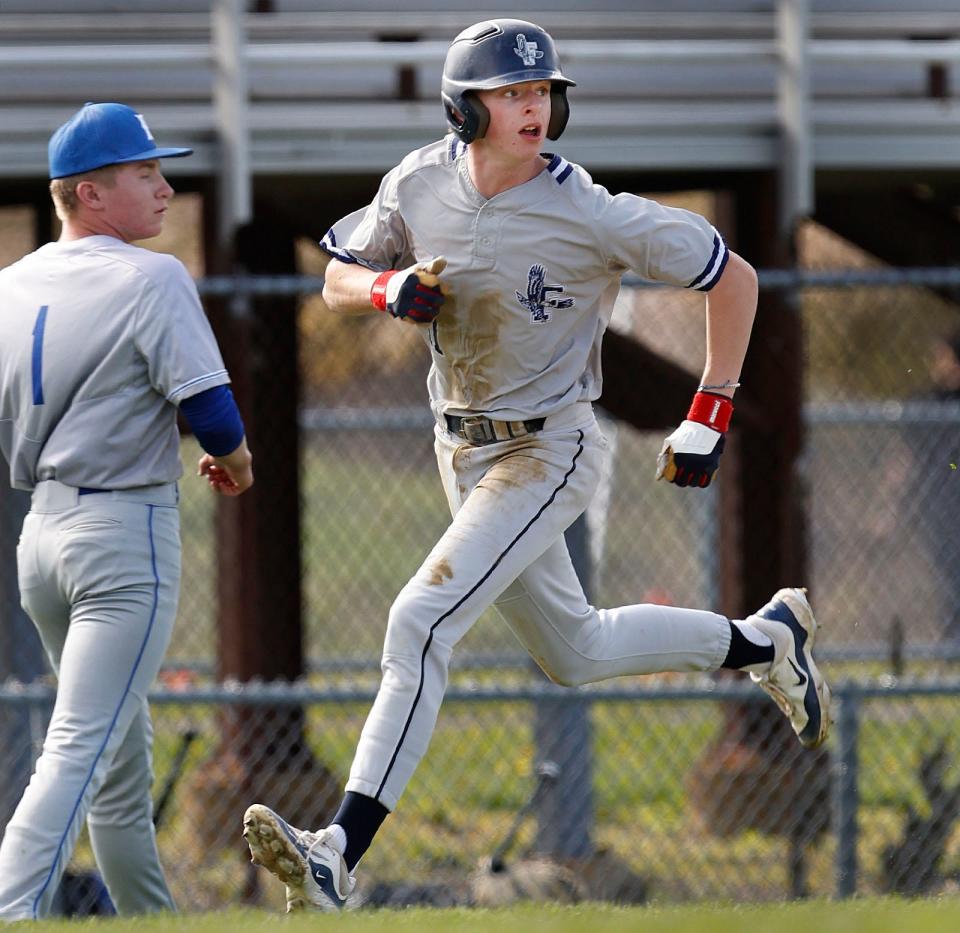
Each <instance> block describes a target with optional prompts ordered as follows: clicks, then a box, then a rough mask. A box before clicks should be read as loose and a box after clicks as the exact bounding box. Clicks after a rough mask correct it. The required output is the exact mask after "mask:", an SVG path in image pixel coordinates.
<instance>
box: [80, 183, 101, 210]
mask: <svg viewBox="0 0 960 933" xmlns="http://www.w3.org/2000/svg"><path fill="white" fill-rule="evenodd" d="M101 188H102V186H101V185H100V184H99V183H98V182H97V181H95V180H93V179H87V178H85V179H83V181H78V182H77V187H76V189H75V191H76V198H77V203H78V204H82V205H83V206H84V207H86V208H89V209H90V210H92V211H102V210H103V208H104V204H103V197H102V195H101Z"/></svg>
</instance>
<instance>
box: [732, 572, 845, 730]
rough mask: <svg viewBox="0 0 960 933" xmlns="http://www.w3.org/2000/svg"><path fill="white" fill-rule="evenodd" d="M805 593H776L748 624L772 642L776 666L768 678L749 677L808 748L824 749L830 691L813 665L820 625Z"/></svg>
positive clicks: (827, 726)
mask: <svg viewBox="0 0 960 933" xmlns="http://www.w3.org/2000/svg"><path fill="white" fill-rule="evenodd" d="M806 592H807V591H806V590H805V589H799V588H795V589H783V590H780V591H779V592H777V593H776V594H775V595H774V597H773V599H771V600H770V602H768V603H767V604H766V606H764V607H763V608H762V609H761V610H759V612H757V613H755V614H754V615H752V616H750V618H749V619H748V621H749V622H751V623H752V624H753V625H755V626H756V627H757V628H758V629H760V631H761V632H763V633H764V634H765V635H769V636H770V638H771V639H772V641H773V651H774V656H773V663H772V664H771V665H770V670H768V671H767V672H766V673H765V674H754V673H751V674H750V678H751V680H753V681H754V683H756V684H759V685H760V686H761V687H762V688H763V689H764V690H765V691H766V692H767V693H769V694H770V696H771V697H773V699H774V700H775V701H776V703H777V706H779V707H780V709H782V710H783V712H784V713H785V714H786V716H787V718H788V719H789V720H790V725H792V726H793V729H794V731H795V732H796V733H797V735H798V736H799V737H800V744H801V745H803V746H805V747H806V748H816V747H817V746H818V745H821V744H822V743H823V741H824V740H825V739H826V737H827V733H828V732H829V731H830V723H831V722H832V721H833V717H832V712H831V709H830V688H829V687H828V686H827V683H826V681H825V680H824V679H823V675H822V674H821V673H820V669H819V668H818V667H817V665H816V662H815V661H814V660H813V643H814V640H815V638H816V634H817V620H816V619H815V618H814V617H813V610H812V609H811V608H810V603H809V602H807V596H806Z"/></svg>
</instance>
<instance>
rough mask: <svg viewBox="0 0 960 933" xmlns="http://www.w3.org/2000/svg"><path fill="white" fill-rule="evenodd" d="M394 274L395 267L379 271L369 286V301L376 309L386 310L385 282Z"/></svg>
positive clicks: (395, 271)
mask: <svg viewBox="0 0 960 933" xmlns="http://www.w3.org/2000/svg"><path fill="white" fill-rule="evenodd" d="M396 274H397V270H396V269H387V271H386V272H381V273H380V274H379V275H378V276H377V277H376V278H375V279H374V281H373V285H371V286H370V303H371V304H372V305H373V306H374V307H375V308H376V309H377V310H378V311H386V310H387V282H389V281H390V279H392V278H393V277H394V276H395V275H396Z"/></svg>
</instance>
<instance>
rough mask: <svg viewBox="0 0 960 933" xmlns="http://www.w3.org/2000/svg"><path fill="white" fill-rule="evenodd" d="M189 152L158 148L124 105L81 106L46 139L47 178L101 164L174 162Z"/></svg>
mask: <svg viewBox="0 0 960 933" xmlns="http://www.w3.org/2000/svg"><path fill="white" fill-rule="evenodd" d="M192 152H193V150H192V149H161V148H159V147H158V146H157V144H156V142H155V141H154V138H153V134H152V133H151V132H150V129H149V127H148V126H147V121H146V120H144V119H143V117H142V116H141V115H140V114H139V113H137V112H136V111H135V110H133V109H132V108H131V107H127V106H126V105H124V104H84V106H83V107H82V108H81V109H80V110H78V111H77V112H76V113H75V114H74V115H73V116H72V117H71V118H70V119H69V120H67V122H66V123H64V124H63V126H61V127H60V129H58V130H57V131H56V132H55V133H54V134H53V136H51V137H50V144H49V146H48V147H47V154H48V156H49V161H50V177H51V178H65V177H66V176H67V175H79V174H80V173H81V172H92V171H93V170H94V169H95V168H103V167H104V166H105V165H116V164H118V163H120V162H141V161H143V160H144V159H164V158H166V159H175V158H179V157H180V156H188V155H190V153H192Z"/></svg>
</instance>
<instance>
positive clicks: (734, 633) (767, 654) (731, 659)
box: [720, 622, 774, 671]
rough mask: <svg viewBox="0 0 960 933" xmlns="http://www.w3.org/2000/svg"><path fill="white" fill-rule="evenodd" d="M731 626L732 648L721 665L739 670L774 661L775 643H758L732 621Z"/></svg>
mask: <svg viewBox="0 0 960 933" xmlns="http://www.w3.org/2000/svg"><path fill="white" fill-rule="evenodd" d="M728 624H729V626H730V650H729V651H728V652H727V656H726V658H724V661H723V664H721V665H720V666H721V667H726V668H730V669H732V670H735V671H738V670H741V669H742V668H744V667H747V666H749V665H750V664H770V663H772V662H773V656H774V650H773V645H756V644H754V643H753V642H752V641H750V639H749V638H747V637H746V636H745V635H744V634H743V632H741V631H740V629H739V628H738V627H737V626H736V625H734V624H733V623H732V622H730V623H728Z"/></svg>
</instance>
